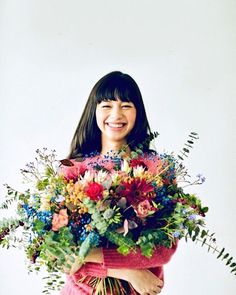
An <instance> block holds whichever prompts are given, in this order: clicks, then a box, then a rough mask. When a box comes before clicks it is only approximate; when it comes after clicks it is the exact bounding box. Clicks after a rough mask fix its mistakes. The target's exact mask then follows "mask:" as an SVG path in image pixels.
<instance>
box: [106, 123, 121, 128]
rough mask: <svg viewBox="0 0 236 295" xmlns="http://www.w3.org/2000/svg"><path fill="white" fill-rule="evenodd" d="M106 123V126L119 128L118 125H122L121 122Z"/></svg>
mask: <svg viewBox="0 0 236 295" xmlns="http://www.w3.org/2000/svg"><path fill="white" fill-rule="evenodd" d="M107 124H108V126H110V127H114V128H120V127H123V126H124V124H123V123H117V124H115V123H107Z"/></svg>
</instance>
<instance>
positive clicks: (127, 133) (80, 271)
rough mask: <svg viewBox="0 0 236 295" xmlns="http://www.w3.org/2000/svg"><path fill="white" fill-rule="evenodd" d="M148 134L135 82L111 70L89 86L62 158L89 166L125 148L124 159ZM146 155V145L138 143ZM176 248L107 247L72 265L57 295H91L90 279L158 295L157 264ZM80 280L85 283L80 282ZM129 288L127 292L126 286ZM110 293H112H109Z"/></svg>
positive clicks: (160, 271)
mask: <svg viewBox="0 0 236 295" xmlns="http://www.w3.org/2000/svg"><path fill="white" fill-rule="evenodd" d="M148 135H150V127H149V123H148V120H147V116H146V112H145V108H144V104H143V100H142V95H141V92H140V90H139V87H138V85H137V84H136V82H135V81H134V80H133V78H131V77H130V76H129V75H127V74H123V73H121V72H118V71H115V72H111V73H109V74H107V75H106V76H104V77H103V78H101V79H100V80H99V81H98V82H97V83H96V84H95V86H94V87H93V89H92V91H91V93H90V96H89V98H88V101H87V104H86V106H85V109H84V111H83V114H82V117H81V119H80V122H79V124H78V127H77V129H76V132H75V134H74V137H73V140H72V144H71V150H70V153H69V156H68V158H70V159H76V158H81V157H83V156H85V155H88V154H91V153H94V152H95V153H96V152H98V153H99V154H98V155H95V156H94V155H93V156H90V157H89V161H90V162H99V161H103V160H104V158H105V156H106V155H107V154H109V155H110V156H111V155H112V156H116V153H117V152H118V151H119V150H120V149H121V148H122V147H124V145H126V146H127V149H126V155H127V154H129V153H130V152H131V151H132V150H133V149H134V148H135V147H136V146H137V145H138V144H139V143H141V142H144V141H145V139H147V137H148ZM144 149H145V150H144V152H146V153H149V152H151V151H150V150H149V143H148V144H146V145H144ZM176 247H177V244H175V245H174V246H173V247H172V248H171V249H168V248H165V247H162V246H161V247H156V249H155V251H154V254H153V256H152V257H151V258H146V257H144V256H143V255H142V254H141V253H140V252H139V251H136V252H135V253H131V254H128V255H127V256H124V255H121V254H119V253H118V252H117V251H116V249H113V248H105V247H104V248H96V249H94V250H92V251H91V252H90V253H89V254H88V256H87V257H86V259H85V262H86V264H84V265H83V266H82V267H80V266H79V265H76V264H75V265H74V266H73V267H72V269H71V270H70V274H72V275H70V276H69V277H68V281H67V283H66V285H65V287H64V288H63V290H62V291H61V295H82V294H92V292H93V289H92V287H91V286H90V285H89V279H90V278H91V277H100V278H105V277H112V278H116V279H120V280H123V281H122V282H124V281H125V282H128V283H129V284H127V285H125V283H124V284H123V285H124V288H126V289H125V290H126V291H125V294H127V295H128V294H137V293H138V294H145V295H148V294H149V295H154V294H159V293H160V292H161V289H162V287H163V280H164V277H163V265H164V264H166V263H167V262H169V260H170V258H171V256H172V255H173V254H174V252H175V250H176ZM83 277H86V278H87V279H86V280H81V279H82V278H83ZM128 286H131V288H128ZM114 295H116V294H114Z"/></svg>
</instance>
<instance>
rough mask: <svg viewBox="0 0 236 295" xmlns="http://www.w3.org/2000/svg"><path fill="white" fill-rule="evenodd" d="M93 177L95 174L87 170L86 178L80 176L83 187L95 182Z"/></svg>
mask: <svg viewBox="0 0 236 295" xmlns="http://www.w3.org/2000/svg"><path fill="white" fill-rule="evenodd" d="M93 177H94V174H93V173H92V172H91V171H89V170H86V171H85V173H84V176H80V178H81V180H80V182H81V184H82V185H87V184H88V183H89V182H92V181H93Z"/></svg>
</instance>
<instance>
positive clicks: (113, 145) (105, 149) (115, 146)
mask: <svg viewBox="0 0 236 295" xmlns="http://www.w3.org/2000/svg"><path fill="white" fill-rule="evenodd" d="M123 149H124V153H125V154H130V148H129V146H128V145H127V143H126V141H125V142H124V141H123V142H110V143H107V142H106V143H104V142H103V143H102V150H101V155H110V156H113V157H114V156H117V155H118V154H119V153H120V152H121V150H123Z"/></svg>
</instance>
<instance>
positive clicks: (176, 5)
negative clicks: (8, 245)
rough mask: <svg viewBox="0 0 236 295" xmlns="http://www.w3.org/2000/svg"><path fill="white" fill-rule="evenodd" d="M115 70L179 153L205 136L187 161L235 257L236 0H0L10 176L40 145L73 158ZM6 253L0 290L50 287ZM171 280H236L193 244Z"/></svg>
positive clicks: (191, 285)
mask: <svg viewBox="0 0 236 295" xmlns="http://www.w3.org/2000/svg"><path fill="white" fill-rule="evenodd" d="M113 70H121V71H123V72H125V73H128V74H130V75H131V76H132V77H133V78H134V79H135V80H136V82H137V83H138V85H139V86H140V89H141V92H142V94H143V98H144V102H145V106H146V110H147V113H148V118H149V121H150V124H151V127H152V129H153V130H155V131H158V132H159V133H160V134H161V135H160V136H159V138H158V140H157V141H156V147H157V149H158V150H159V151H162V150H163V149H164V148H165V149H166V150H167V151H176V152H177V151H179V149H180V148H181V147H182V146H183V144H184V142H185V140H186V139H187V135H188V133H189V132H190V131H196V132H198V133H199V135H200V139H199V141H198V142H197V143H196V145H195V147H194V150H193V151H192V153H191V155H190V157H189V159H188V160H187V161H186V165H187V166H188V167H189V171H190V173H191V174H193V175H195V174H197V173H199V172H201V173H203V174H204V175H205V176H206V178H207V182H206V183H205V184H204V185H203V186H200V187H199V186H198V187H195V188H193V191H195V192H196V193H198V195H199V196H200V197H201V199H202V201H203V203H204V204H205V205H207V206H209V207H210V212H209V214H208V216H207V224H208V228H209V229H210V230H211V231H212V232H216V236H217V240H218V244H219V245H220V246H225V247H226V248H227V250H228V251H229V252H230V253H231V254H232V255H234V257H235V258H236V231H235V208H236V198H235V172H236V169H235V167H236V160H235V142H236V137H235V128H234V127H235V107H236V105H235V95H236V86H235V85H236V83H235V82H236V81H235V78H236V1H233V0H231V1H230V0H212V1H210V0H198V1H191V0H185V1H184V0H179V1H177V0H165V1H164V0H162V1H159V0H145V1H144V0H140V1H138V0H136V1H135V0H133V1H131V0H119V1H113V0H106V1H105V0H97V1H96V0H94V1H89V0H87V1H79V0H74V1H62V0H54V1H52V0H34V1H32V0H21V1H18V0H12V1H10V0H9V1H7V0H6V1H4V0H0V99H1V105H0V112H1V114H0V138H1V145H0V155H1V156H0V157H1V158H0V160H1V170H0V183H6V182H7V183H8V184H9V185H12V186H13V187H15V188H20V187H21V175H20V172H19V170H20V168H23V167H24V165H25V164H26V163H27V162H29V161H32V160H33V159H34V156H35V150H36V149H37V148H42V147H44V146H45V147H48V148H49V149H51V148H55V149H56V150H57V154H58V157H59V158H63V157H66V155H67V153H68V151H69V145H70V141H71V139H72V136H73V133H74V131H75V128H76V126H77V123H78V120H79V117H80V115H81V112H82V109H83V107H84V104H85V102H86V100H87V97H88V95H89V92H90V90H91V88H92V87H93V85H94V84H95V83H96V82H97V80H98V79H100V78H101V77H102V76H103V75H105V74H107V73H108V72H110V71H113ZM0 192H1V195H2V196H3V195H4V192H5V190H4V188H3V187H1V191H0ZM1 214H2V213H1ZM0 253H1V254H0V261H1V262H0V294H1V295H5V294H7V295H13V294H17V295H23V294H24V295H29V294H30V295H31V294H34V295H39V294H41V290H42V289H41V288H42V283H41V278H40V277H39V276H35V275H31V276H28V275H27V271H26V269H25V266H24V257H23V254H22V252H19V251H17V250H12V251H5V250H4V251H3V250H1V252H0ZM165 279H166V281H165V288H164V290H163V292H162V294H163V295H180V294H181V295H188V294H192V295H199V294H201V295H209V294H214V295H222V294H227V295H233V294H235V289H236V280H235V277H233V275H231V274H230V272H229V269H228V268H226V267H225V266H224V263H223V262H221V261H219V260H217V259H216V255H213V254H210V253H207V249H206V248H205V249H204V248H201V246H200V245H195V244H193V243H192V244H191V242H189V243H188V244H186V243H185V242H184V241H182V242H181V243H180V245H179V249H178V251H177V253H176V255H175V256H174V257H173V259H172V261H171V262H170V263H169V264H168V265H167V266H166V268H165Z"/></svg>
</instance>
